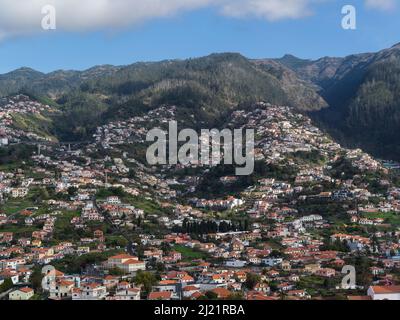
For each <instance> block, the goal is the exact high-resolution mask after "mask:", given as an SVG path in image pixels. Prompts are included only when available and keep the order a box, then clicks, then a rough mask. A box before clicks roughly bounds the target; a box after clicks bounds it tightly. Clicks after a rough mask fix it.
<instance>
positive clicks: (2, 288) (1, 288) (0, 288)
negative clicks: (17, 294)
mask: <svg viewBox="0 0 400 320" xmlns="http://www.w3.org/2000/svg"><path fill="white" fill-rule="evenodd" d="M13 286H14V284H13V282H12V280H11V278H7V279H5V280H4V282H3V283H2V284H1V285H0V292H6V291H7V290H10V289H11V288H12V287H13Z"/></svg>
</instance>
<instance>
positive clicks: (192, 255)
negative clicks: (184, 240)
mask: <svg viewBox="0 0 400 320" xmlns="http://www.w3.org/2000/svg"><path fill="white" fill-rule="evenodd" d="M173 249H174V250H175V251H177V252H180V253H181V254H182V258H183V260H185V261H191V260H196V259H205V258H207V254H206V253H204V252H200V251H197V250H195V249H191V248H188V247H185V246H179V245H175V246H174V247H173Z"/></svg>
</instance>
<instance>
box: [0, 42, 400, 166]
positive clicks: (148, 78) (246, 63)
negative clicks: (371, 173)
mask: <svg viewBox="0 0 400 320" xmlns="http://www.w3.org/2000/svg"><path fill="white" fill-rule="evenodd" d="M399 89H400V44H397V45H395V46H393V47H391V48H388V49H385V50H382V51H380V52H377V53H363V54H355V55H350V56H347V57H342V58H337V57H323V58H321V59H318V60H307V59H300V58H297V57H295V56H292V55H285V56H284V57H282V58H280V59H257V60H251V59H247V58H245V57H243V56H242V55H240V54H237V53H222V54H212V55H209V56H207V57H201V58H196V59H187V60H166V61H160V62H140V63H134V64H132V65H127V66H110V65H104V66H97V67H94V68H91V69H88V70H85V71H63V70H59V71H55V72H52V73H49V74H43V73H40V72H38V71H35V70H32V69H29V68H22V69H18V70H15V71H13V72H10V73H8V74H4V75H0V96H6V95H10V94H14V93H18V92H23V93H27V94H29V95H30V96H33V97H35V98H36V99H37V100H40V101H43V102H46V101H49V100H48V99H49V98H51V99H52V101H53V103H54V104H55V105H57V106H58V108H59V110H60V111H62V112H60V113H57V116H56V117H55V119H54V128H55V130H56V131H57V132H56V133H55V135H56V136H58V137H61V138H63V137H65V138H71V137H72V138H73V139H75V138H76V139H80V138H84V137H87V136H90V134H91V133H93V130H95V128H96V126H97V125H99V124H102V123H106V122H107V121H112V120H118V119H121V118H124V117H127V116H134V115H137V114H140V113H143V112H147V111H148V110H151V109H154V108H157V107H159V106H161V105H175V106H177V109H178V111H177V113H178V115H177V116H178V118H179V119H181V121H183V122H184V123H185V124H186V125H188V126H193V127H198V128H199V127H212V126H214V125H218V123H219V122H221V121H222V120H223V119H224V118H225V117H226V116H227V115H228V114H229V113H230V112H231V111H232V110H234V109H235V108H237V107H238V106H240V105H243V104H249V103H250V104H251V103H254V102H257V101H267V102H270V103H272V104H277V105H288V106H291V107H294V108H295V109H297V110H298V111H299V112H303V113H304V112H308V113H309V114H310V116H311V117H312V118H313V119H314V120H315V121H316V123H317V124H319V126H320V127H322V128H324V129H325V130H327V131H328V132H329V133H330V134H331V135H332V136H333V137H334V138H335V139H336V140H338V141H339V142H341V143H342V144H344V145H346V146H349V147H361V148H363V149H364V150H366V151H368V152H370V153H372V154H373V155H375V156H379V157H383V158H389V159H394V160H400V146H398V143H397V141H399V138H400V133H399V132H400V131H399V130H398V129H399V127H400V111H399V101H400V94H399V92H400V90H399ZM46 103H48V102H46Z"/></svg>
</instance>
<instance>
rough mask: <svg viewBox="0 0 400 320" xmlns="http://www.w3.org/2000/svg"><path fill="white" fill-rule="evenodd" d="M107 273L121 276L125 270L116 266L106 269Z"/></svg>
mask: <svg viewBox="0 0 400 320" xmlns="http://www.w3.org/2000/svg"><path fill="white" fill-rule="evenodd" d="M108 273H109V274H110V275H112V276H123V275H124V274H125V272H124V271H123V270H121V269H120V268H118V267H115V268H112V269H110V270H108Z"/></svg>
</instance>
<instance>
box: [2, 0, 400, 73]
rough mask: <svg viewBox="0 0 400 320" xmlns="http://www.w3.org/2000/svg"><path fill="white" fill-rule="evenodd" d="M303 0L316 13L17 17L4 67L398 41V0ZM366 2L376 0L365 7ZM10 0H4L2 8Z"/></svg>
mask: <svg viewBox="0 0 400 320" xmlns="http://www.w3.org/2000/svg"><path fill="white" fill-rule="evenodd" d="M24 1H30V0H24ZM32 1H36V0H32ZM117 1H121V0H117ZM132 1H136V0H132ZM164 1H170V0H164ZM173 1H175V0H173ZM224 1H227V0H224ZM234 1H237V0H234ZM242 1H244V2H246V1H248V2H251V1H252V0H242ZM255 1H265V2H268V1H270V0H255ZM271 1H272V2H273V1H275V0H271ZM285 1H287V2H288V3H291V2H292V1H293V0H285ZM298 1H303V2H310V4H307V6H306V7H305V8H301V10H303V9H304V10H310V11H307V12H305V13H304V14H303V13H302V12H300V9H298V8H297V9H294V10H297V11H290V12H288V13H287V16H278V17H277V16H276V15H273V14H275V13H273V14H272V13H271V10H275V9H270V7H268V9H266V10H268V11H266V14H265V15H259V14H257V13H255V12H252V11H251V10H249V13H246V14H243V15H239V16H238V15H237V14H236V13H232V12H231V11H229V13H226V12H224V13H221V8H219V7H215V6H212V5H203V4H202V5H198V3H200V2H201V0H197V2H198V3H196V5H195V7H194V8H189V9H187V8H185V9H183V10H176V12H175V11H172V12H171V13H168V14H167V15H166V16H165V15H163V14H160V15H155V17H152V16H151V15H150V16H149V17H147V16H146V18H142V17H140V19H139V22H138V21H136V20H132V23H130V20H129V19H130V15H129V14H127V15H126V16H124V17H123V18H121V19H126V20H127V21H126V24H125V23H124V25H120V22H121V21H120V20H118V19H116V20H110V21H106V22H103V21H101V22H99V21H98V20H96V22H93V23H92V24H90V23H88V24H87V25H82V26H79V27H77V28H71V26H69V25H68V24H67V23H65V22H63V21H61V22H63V23H62V24H61V27H60V28H59V27H58V26H57V29H56V30H51V31H38V32H35V31H34V30H33V32H31V30H30V29H29V28H31V26H30V25H27V26H25V25H23V23H21V25H20V24H19V22H18V19H15V21H13V22H9V23H8V25H3V26H2V24H1V21H0V35H1V33H2V31H3V34H5V36H4V37H3V38H2V39H0V73H5V72H9V71H11V70H13V69H16V68H19V67H22V66H28V67H31V68H34V69H36V70H40V71H43V72H50V71H53V70H57V69H79V70H81V69H86V68H89V67H91V66H94V65H99V64H114V65H122V64H130V63H133V62H136V61H154V60H162V59H172V58H188V57H198V56H203V55H207V54H210V53H213V52H240V53H242V54H243V55H245V56H247V57H250V58H266V57H280V56H282V55H284V54H286V53H291V54H294V55H296V56H299V57H302V58H312V59H316V58H319V57H322V56H344V55H348V54H352V53H360V52H368V51H377V50H380V49H383V48H386V47H390V46H392V45H394V44H395V43H398V42H400V36H399V35H398V30H400V19H399V16H400V6H393V7H379V2H380V1H383V2H387V1H389V2H390V1H391V0H346V1H342V0H298ZM364 1H372V2H376V3H375V4H374V5H372V6H368V7H367V6H366V4H365V2H364ZM2 2H4V3H2ZM175 2H179V1H175ZM193 2H195V0H194V1H193ZM315 2H317V3H315ZM319 2H321V3H319ZM8 3H10V2H9V1H7V0H0V9H4V8H6V7H4V6H7V4H8ZM377 3H378V6H377ZM242 4H243V2H242ZM344 4H353V5H355V7H356V9H357V29H356V30H344V29H342V28H341V19H342V14H341V9H342V7H343V5H344ZM386 4H387V3H386ZM2 5H3V8H1V6H2ZM197 5H198V7H197ZM240 9H241V10H242V9H244V7H241V8H240ZM224 10H228V9H225V8H224ZM311 11H312V12H311ZM17 16H18V15H17ZM94 18H96V17H94ZM57 19H59V18H58V17H57ZM0 20H1V14H0ZM93 21H94V20H93ZM2 28H3V29H2ZM17 31H18V32H17Z"/></svg>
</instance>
